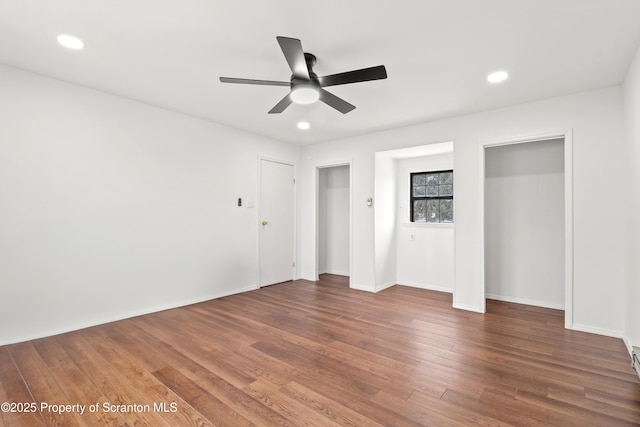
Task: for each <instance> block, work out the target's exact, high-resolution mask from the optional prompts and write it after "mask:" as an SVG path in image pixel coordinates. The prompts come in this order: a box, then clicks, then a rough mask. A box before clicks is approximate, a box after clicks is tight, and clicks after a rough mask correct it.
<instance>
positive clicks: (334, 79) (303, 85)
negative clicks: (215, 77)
mask: <svg viewBox="0 0 640 427" xmlns="http://www.w3.org/2000/svg"><path fill="white" fill-rule="evenodd" d="M276 39H277V40H278V44H279V45H280V48H281V49H282V53H284V57H285V58H286V60H287V63H288V64H289V68H291V72H292V73H293V74H292V75H291V80H290V81H288V82H280V81H273V80H253V79H237V78H234V77H220V81H221V82H222V83H240V84H249V85H266V86H289V87H290V92H289V93H288V94H287V96H285V97H284V98H282V100H281V101H280V102H278V103H277V104H276V106H275V107H273V108H272V109H271V110H270V111H269V114H278V113H282V112H283V111H284V110H285V109H286V108H287V107H288V106H289V105H291V103H292V102H294V103H296V104H311V103H313V102H316V101H318V100H320V101H322V102H324V103H325V104H327V105H329V106H330V107H333V108H335V109H336V110H338V111H340V112H341V113H343V114H346V113H348V112H349V111H351V110H353V109H354V108H356V107H355V105H352V104H349V103H348V102H347V101H345V100H344V99H342V98H339V97H337V96H335V95H333V94H332V93H330V92H327V91H326V90H324V89H323V88H325V87H327V86H337V85H344V84H349V83H359V82H366V81H370V80H380V79H386V78H387V70H386V69H385V68H384V65H378V66H377V67H369V68H363V69H360V70H353V71H347V72H344V73H338V74H331V75H329V76H324V77H318V75H317V74H316V73H314V72H313V66H314V65H315V63H316V57H315V56H314V55H312V54H310V53H305V52H304V51H303V50H302V43H300V40H298V39H293V38H290V37H280V36H278V37H276Z"/></svg>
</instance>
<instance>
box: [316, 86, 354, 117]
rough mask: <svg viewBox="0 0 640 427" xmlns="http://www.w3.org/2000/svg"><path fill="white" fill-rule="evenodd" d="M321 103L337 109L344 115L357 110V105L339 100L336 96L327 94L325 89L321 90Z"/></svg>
mask: <svg viewBox="0 0 640 427" xmlns="http://www.w3.org/2000/svg"><path fill="white" fill-rule="evenodd" d="M320 101H322V102H324V103H325V104H327V105H328V106H330V107H333V108H335V109H336V110H338V111H340V112H341V113H342V114H347V113H348V112H349V111H351V110H353V109H355V108H356V106H355V105H351V104H349V103H348V102H347V101H345V100H344V99H342V98H338V97H337V96H335V95H334V94H332V93H330V92H327V91H326V90H324V89H320Z"/></svg>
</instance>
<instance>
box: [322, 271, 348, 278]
mask: <svg viewBox="0 0 640 427" xmlns="http://www.w3.org/2000/svg"><path fill="white" fill-rule="evenodd" d="M320 274H335V275H336V276H346V277H349V272H348V271H336V270H329V271H325V272H324V273H320Z"/></svg>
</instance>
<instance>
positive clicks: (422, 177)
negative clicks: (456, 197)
mask: <svg viewBox="0 0 640 427" xmlns="http://www.w3.org/2000/svg"><path fill="white" fill-rule="evenodd" d="M410 179H411V181H410V185H411V197H410V200H411V222H432V223H433V222H453V170H446V171H435V172H416V173H412V174H411V178H410Z"/></svg>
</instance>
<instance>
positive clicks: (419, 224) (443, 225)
mask: <svg viewBox="0 0 640 427" xmlns="http://www.w3.org/2000/svg"><path fill="white" fill-rule="evenodd" d="M454 224H455V223H453V222H403V223H402V225H403V226H405V227H409V228H453V226H454Z"/></svg>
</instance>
